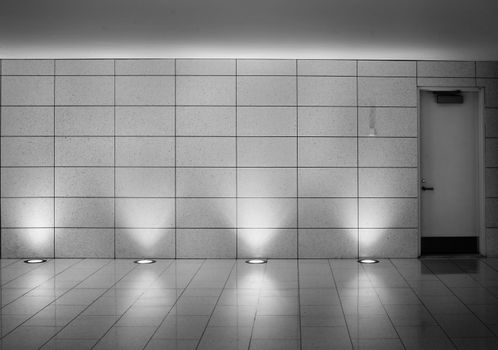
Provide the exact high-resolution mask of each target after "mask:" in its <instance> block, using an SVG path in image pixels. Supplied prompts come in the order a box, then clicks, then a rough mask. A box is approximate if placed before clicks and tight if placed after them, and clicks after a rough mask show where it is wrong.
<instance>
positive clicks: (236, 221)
mask: <svg viewBox="0 0 498 350" xmlns="http://www.w3.org/2000/svg"><path fill="white" fill-rule="evenodd" d="M238 66H239V63H238V60H235V259H238V258H239V198H238V197H239V169H238V167H239V156H238V153H239V152H238V151H239V149H238V144H239V138H238V133H239V130H238V129H239V128H238V120H239V115H238V107H237V105H238V102H239V101H238V98H237V95H238V92H239V90H238V86H237V85H238V83H239V80H238Z"/></svg>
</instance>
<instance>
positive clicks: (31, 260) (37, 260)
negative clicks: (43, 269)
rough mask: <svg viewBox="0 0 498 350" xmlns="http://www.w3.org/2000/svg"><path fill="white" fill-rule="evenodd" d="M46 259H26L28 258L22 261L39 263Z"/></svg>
mask: <svg viewBox="0 0 498 350" xmlns="http://www.w3.org/2000/svg"><path fill="white" fill-rule="evenodd" d="M46 261H47V259H28V260H24V262H25V263H26V264H41V263H44V262H46Z"/></svg>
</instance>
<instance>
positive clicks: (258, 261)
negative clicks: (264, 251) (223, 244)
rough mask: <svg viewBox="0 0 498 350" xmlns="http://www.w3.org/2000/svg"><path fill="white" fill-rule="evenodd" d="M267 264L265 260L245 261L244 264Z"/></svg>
mask: <svg viewBox="0 0 498 350" xmlns="http://www.w3.org/2000/svg"><path fill="white" fill-rule="evenodd" d="M267 262H268V260H266V259H249V260H246V263H248V264H255V265H257V264H266V263H267Z"/></svg>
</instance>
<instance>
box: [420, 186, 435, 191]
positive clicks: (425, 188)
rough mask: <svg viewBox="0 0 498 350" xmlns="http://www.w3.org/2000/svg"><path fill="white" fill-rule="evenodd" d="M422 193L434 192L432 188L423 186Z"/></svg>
mask: <svg viewBox="0 0 498 350" xmlns="http://www.w3.org/2000/svg"><path fill="white" fill-rule="evenodd" d="M422 191H434V187H425V186H422Z"/></svg>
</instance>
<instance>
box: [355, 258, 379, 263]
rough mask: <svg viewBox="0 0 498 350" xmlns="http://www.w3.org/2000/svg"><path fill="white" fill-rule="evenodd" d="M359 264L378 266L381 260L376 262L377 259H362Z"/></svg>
mask: <svg viewBox="0 0 498 350" xmlns="http://www.w3.org/2000/svg"><path fill="white" fill-rule="evenodd" d="M358 262H359V263H360V264H377V263H378V262H379V260H375V259H360V260H358Z"/></svg>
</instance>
